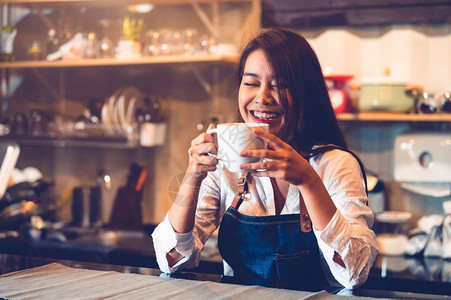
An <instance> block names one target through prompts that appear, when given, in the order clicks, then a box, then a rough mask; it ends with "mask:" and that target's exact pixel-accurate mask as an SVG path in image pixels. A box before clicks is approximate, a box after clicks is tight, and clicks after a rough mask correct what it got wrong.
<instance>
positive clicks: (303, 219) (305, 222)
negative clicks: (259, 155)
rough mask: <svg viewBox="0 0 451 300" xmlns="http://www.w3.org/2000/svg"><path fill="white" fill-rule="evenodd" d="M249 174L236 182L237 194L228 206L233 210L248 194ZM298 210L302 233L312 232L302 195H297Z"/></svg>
mask: <svg viewBox="0 0 451 300" xmlns="http://www.w3.org/2000/svg"><path fill="white" fill-rule="evenodd" d="M248 177H249V173H243V174H242V176H241V177H240V178H238V180H237V185H238V193H237V195H236V196H235V198H234V199H233V201H232V204H231V205H230V206H231V207H233V208H234V209H236V210H237V211H238V208H239V207H240V205H241V203H243V200H244V198H245V196H246V194H247V193H248V189H249V183H248ZM299 210H300V225H301V231H302V232H310V231H311V230H312V222H311V220H310V216H309V214H308V211H307V207H306V206H305V203H304V199H303V198H302V194H301V193H299Z"/></svg>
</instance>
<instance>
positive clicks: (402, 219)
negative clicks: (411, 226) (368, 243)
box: [375, 211, 412, 255]
mask: <svg viewBox="0 0 451 300" xmlns="http://www.w3.org/2000/svg"><path fill="white" fill-rule="evenodd" d="M411 217H412V214H411V213H410V212H401V211H385V212H383V213H380V214H377V215H376V221H377V223H376V226H375V227H376V228H375V231H376V233H377V236H376V242H377V245H378V248H379V253H380V254H383V255H404V254H405V252H406V246H407V243H408V238H407V235H406V226H407V222H408V221H409V220H410V218H411Z"/></svg>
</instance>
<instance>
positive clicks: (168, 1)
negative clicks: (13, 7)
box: [0, 0, 253, 5]
mask: <svg viewBox="0 0 451 300" xmlns="http://www.w3.org/2000/svg"><path fill="white" fill-rule="evenodd" d="M251 1H253V0H213V1H212V0H64V1H61V0H0V4H31V3H42V4H45V3H49V4H55V3H62V2H63V3H80V4H85V3H86V4H88V3H97V4H104V5H124V4H140V3H145V4H149V3H150V4H155V5H162V4H163V5H173V4H187V5H190V4H191V3H193V2H196V3H212V2H228V3H230V2H237V3H239V2H241V3H242V2H251Z"/></svg>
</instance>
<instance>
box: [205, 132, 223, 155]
mask: <svg viewBox="0 0 451 300" xmlns="http://www.w3.org/2000/svg"><path fill="white" fill-rule="evenodd" d="M207 133H208V134H213V133H218V128H211V129H208V130H207ZM207 154H208V155H209V156H213V157H215V158H216V159H218V160H219V159H220V158H219V155H218V154H213V153H207Z"/></svg>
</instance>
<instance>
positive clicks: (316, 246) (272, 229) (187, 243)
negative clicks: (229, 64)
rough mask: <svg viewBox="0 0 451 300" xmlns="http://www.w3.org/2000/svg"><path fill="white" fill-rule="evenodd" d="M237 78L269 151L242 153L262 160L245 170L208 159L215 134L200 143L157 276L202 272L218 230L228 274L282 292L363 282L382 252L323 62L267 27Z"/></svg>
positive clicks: (243, 114)
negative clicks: (266, 126)
mask: <svg viewBox="0 0 451 300" xmlns="http://www.w3.org/2000/svg"><path fill="white" fill-rule="evenodd" d="M238 80H239V82H240V87H239V94H238V106H239V115H240V119H241V121H244V122H247V123H253V122H261V123H267V124H269V132H268V133H265V132H263V131H259V130H255V131H254V133H255V135H257V136H258V137H260V138H262V139H265V140H266V141H267V142H268V149H266V150H245V151H243V152H242V153H241V155H242V156H251V157H259V158H263V160H262V161H260V162H256V163H248V164H243V165H242V166H241V168H243V169H248V170H252V172H249V173H247V174H239V173H232V172H229V171H228V170H227V168H225V166H224V165H223V164H222V163H219V164H218V161H217V160H216V158H215V157H213V156H209V155H208V153H217V149H216V147H215V144H214V139H213V137H212V136H211V135H209V134H206V133H202V134H200V135H199V136H198V137H196V138H195V139H194V140H193V141H192V143H191V147H190V149H189V151H188V153H189V166H188V170H187V172H186V175H185V177H184V180H183V181H182V184H181V186H180V189H179V192H178V195H177V198H176V200H175V203H174V204H173V205H172V207H171V208H170V210H169V212H168V214H167V216H166V218H165V220H164V221H163V222H162V223H161V224H160V225H159V226H158V227H157V228H156V229H155V231H154V233H153V234H152V237H153V241H154V245H155V251H156V256H157V261H158V264H159V266H160V269H161V270H162V271H163V272H169V273H170V272H175V271H177V270H180V269H182V268H185V267H186V268H189V267H195V266H197V265H198V263H199V259H200V252H201V251H202V248H203V244H204V243H205V242H206V241H207V239H208V238H209V237H210V235H211V234H212V232H213V231H214V230H215V229H217V228H218V226H219V225H221V226H220V231H219V235H218V245H219V249H220V252H221V255H222V257H223V258H224V274H225V275H234V276H235V277H237V278H239V279H240V280H241V281H243V282H247V283H255V284H261V285H266V286H278V287H300V286H303V287H308V285H309V284H322V283H326V280H327V283H328V284H330V285H336V283H337V281H338V283H340V284H341V285H342V286H344V287H346V288H354V287H357V286H359V285H361V284H362V283H364V282H365V280H366V279H367V277H368V273H369V270H370V268H371V266H372V264H373V262H374V259H375V257H376V254H377V246H376V242H375V235H374V233H373V231H371V229H370V227H371V226H372V223H373V218H374V216H373V214H372V212H371V210H370V208H369V207H368V206H367V196H366V193H365V186H364V184H363V182H364V180H363V178H364V175H363V173H362V170H363V168H361V166H360V164H359V161H358V159H356V157H355V156H354V155H353V154H352V153H351V152H350V151H348V150H347V146H346V142H345V139H344V137H343V135H342V133H341V131H340V129H339V126H338V123H337V120H336V117H335V114H334V112H333V108H332V106H331V103H330V99H329V96H328V92H327V88H326V85H325V81H324V78H323V74H322V71H321V67H320V64H319V62H318V59H317V57H316V54H315V53H314V51H313V49H312V48H311V47H310V45H309V44H308V42H307V41H306V40H305V39H304V38H303V37H301V36H300V35H298V34H297V33H294V32H291V31H288V30H282V29H277V28H271V29H265V30H262V32H261V33H260V35H258V36H257V37H256V38H254V39H253V40H251V41H250V42H249V43H248V44H247V45H246V47H245V48H244V50H243V52H242V55H241V58H240V63H239V67H238ZM209 128H213V127H212V125H210V127H209ZM337 148H339V149H337ZM242 176H243V177H242ZM240 178H241V179H240ZM240 180H241V181H240ZM237 182H238V183H240V182H241V183H243V182H245V183H246V184H243V185H240V184H238V185H237ZM243 189H244V190H243ZM237 195H238V196H237ZM240 195H242V196H244V197H241V196H240ZM236 196H237V197H236ZM234 199H235V201H234ZM283 224H291V225H287V226H288V227H287V226H286V225H283ZM293 224H294V225H293ZM284 226H285V227H284Z"/></svg>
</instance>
